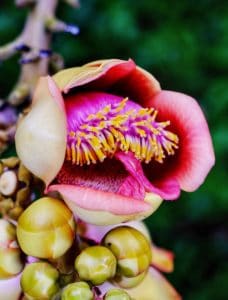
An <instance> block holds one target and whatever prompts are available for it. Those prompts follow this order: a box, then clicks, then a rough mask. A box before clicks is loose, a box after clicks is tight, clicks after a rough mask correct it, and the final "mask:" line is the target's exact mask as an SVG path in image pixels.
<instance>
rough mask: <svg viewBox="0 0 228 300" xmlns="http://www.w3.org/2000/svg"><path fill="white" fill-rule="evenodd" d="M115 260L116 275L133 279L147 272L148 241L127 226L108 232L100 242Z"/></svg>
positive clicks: (149, 248) (149, 252)
mask: <svg viewBox="0 0 228 300" xmlns="http://www.w3.org/2000/svg"><path fill="white" fill-rule="evenodd" d="M102 243H103V245H104V246H106V247H108V248H109V249H110V250H111V251H112V253H113V254H114V255H115V257H116V259H117V273H118V274H119V275H123V276H126V277H135V276H138V275H139V274H141V273H142V272H144V271H147V270H148V268H149V265H150V263H151V247H150V243H149V241H148V239H147V238H146V237H145V236H144V235H143V234H142V233H141V232H140V231H138V230H137V229H135V228H132V227H129V226H121V227H116V228H113V229H112V230H110V231H109V232H108V233H107V234H106V235H105V237H104V238H103V241H102Z"/></svg>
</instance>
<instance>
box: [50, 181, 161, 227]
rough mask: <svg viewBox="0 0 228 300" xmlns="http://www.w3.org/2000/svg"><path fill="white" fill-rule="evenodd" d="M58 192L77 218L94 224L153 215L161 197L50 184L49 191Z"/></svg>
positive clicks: (112, 222) (119, 221)
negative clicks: (137, 198) (142, 196)
mask: <svg viewBox="0 0 228 300" xmlns="http://www.w3.org/2000/svg"><path fill="white" fill-rule="evenodd" d="M54 191H57V192H59V193H60V195H61V196H62V197H63V200H64V201H65V202H66V204H67V205H68V206H69V208H70V209H71V210H72V212H73V213H74V215H75V217H78V218H80V219H82V220H83V221H85V222H87V223H91V224H95V225H112V224H118V223H122V222H127V221H131V220H136V219H144V218H146V217H148V216H149V215H151V214H152V213H153V212H154V211H155V210H156V209H157V208H158V207H159V205H160V204H161V202H162V199H161V198H160V197H159V196H157V195H154V194H149V195H147V197H146V198H145V201H139V200H136V199H134V198H130V197H125V196H122V195H118V194H115V193H110V192H104V191H99V190H94V189H92V188H86V187H80V186H73V185H63V184H62V185H51V186H49V187H48V189H47V192H54Z"/></svg>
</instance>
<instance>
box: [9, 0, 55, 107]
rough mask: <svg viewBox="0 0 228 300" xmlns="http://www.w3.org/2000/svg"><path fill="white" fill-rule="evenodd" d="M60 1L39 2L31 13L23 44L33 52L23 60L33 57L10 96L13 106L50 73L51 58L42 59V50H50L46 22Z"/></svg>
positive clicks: (25, 65) (43, 0) (23, 68)
mask: <svg viewBox="0 0 228 300" xmlns="http://www.w3.org/2000/svg"><path fill="white" fill-rule="evenodd" d="M57 4H58V0H48V1H46V0H39V1H37V2H36V4H35V5H34V7H33V8H32V10H31V11H30V13H29V15H28V18H27V21H26V24H25V27H24V30H23V33H22V37H23V44H25V45H27V46H29V47H30V48H31V49H32V52H29V53H25V54H24V55H23V57H22V59H24V60H26V59H28V56H30V57H29V58H31V56H33V57H32V59H33V58H34V60H33V61H32V59H31V62H30V63H25V64H22V67H21V74H20V77H19V81H18V83H17V84H16V87H15V89H14V90H13V91H12V92H11V94H10V95H9V99H8V100H9V102H10V104H12V105H19V104H20V103H22V102H23V100H24V99H25V98H26V97H27V96H28V95H29V94H31V93H32V92H33V90H34V87H35V85H36V82H37V80H38V78H39V77H40V76H43V75H46V74H47V73H48V65H49V58H48V57H46V58H42V59H40V57H39V55H38V54H37V53H39V51H40V50H49V49H50V42H51V35H50V33H48V32H47V31H46V29H45V24H46V20H47V19H49V18H51V17H53V16H54V14H55V9H56V6H57Z"/></svg>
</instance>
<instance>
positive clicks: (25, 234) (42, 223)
mask: <svg viewBox="0 0 228 300" xmlns="http://www.w3.org/2000/svg"><path fill="white" fill-rule="evenodd" d="M74 236H75V223H74V219H73V214H72V213H71V211H70V210H69V209H68V207H67V206H66V205H65V204H64V203H63V202H62V201H60V200H57V199H54V198H51V197H44V198H41V199H39V200H37V201H35V202H33V203H32V204H31V205H30V206H29V207H28V208H27V209H26V210H25V211H24V212H23V213H22V215H21V216H20V218H19V220H18V226H17V238H18V242H19V245H20V247H21V249H22V250H23V251H24V252H25V253H26V254H28V255H31V256H36V257H39V258H49V259H53V258H57V257H60V256H62V255H63V254H64V253H65V252H66V251H67V250H68V249H69V248H70V246H71V245H72V243H73V240H74Z"/></svg>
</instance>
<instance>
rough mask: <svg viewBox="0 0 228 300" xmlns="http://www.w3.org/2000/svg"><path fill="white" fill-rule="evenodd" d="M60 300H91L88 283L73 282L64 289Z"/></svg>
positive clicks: (91, 295)
mask: <svg viewBox="0 0 228 300" xmlns="http://www.w3.org/2000/svg"><path fill="white" fill-rule="evenodd" d="M61 300H93V292H92V291H91V289H90V287H89V285H88V283H86V282H83V281H80V282H74V283H71V284H68V285H67V286H66V287H65V288H64V290H63V293H62V296H61Z"/></svg>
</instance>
